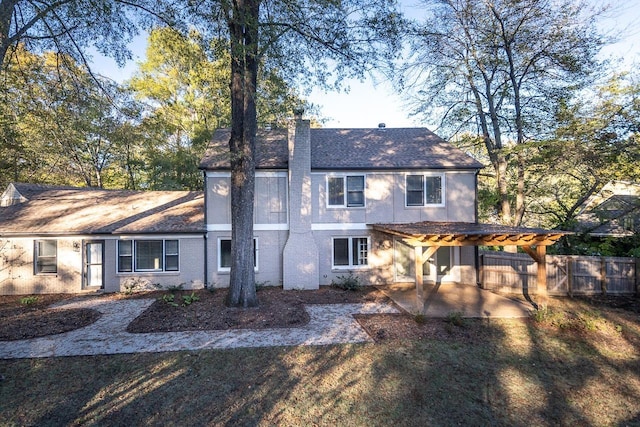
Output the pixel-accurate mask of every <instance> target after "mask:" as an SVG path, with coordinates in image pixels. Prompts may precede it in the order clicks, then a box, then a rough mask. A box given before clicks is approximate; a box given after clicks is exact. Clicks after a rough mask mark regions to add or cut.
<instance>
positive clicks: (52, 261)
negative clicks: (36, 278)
mask: <svg viewBox="0 0 640 427" xmlns="http://www.w3.org/2000/svg"><path fill="white" fill-rule="evenodd" d="M34 252H35V253H34V257H33V259H34V271H35V273H36V274H56V273H57V272H58V242H57V241H56V240H36V242H35V250H34Z"/></svg>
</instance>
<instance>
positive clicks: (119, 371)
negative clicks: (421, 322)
mask: <svg viewBox="0 0 640 427" xmlns="http://www.w3.org/2000/svg"><path fill="white" fill-rule="evenodd" d="M637 317H638V316H637V314H635V315H630V314H628V313H627V314H624V313H621V312H617V311H613V310H609V311H588V310H587V311H584V310H583V311H580V312H579V313H578V314H576V313H575V312H574V313H573V314H571V316H569V317H562V316H558V315H549V316H547V317H546V318H545V321H544V322H543V323H535V322H523V321H506V320H504V321H491V322H487V321H476V322H472V321H467V322H466V324H465V326H463V327H458V326H452V325H451V324H447V323H444V322H441V324H440V325H439V326H438V327H441V328H443V329H444V330H449V331H450V332H451V333H450V334H447V333H444V334H442V333H441V334H439V335H438V338H434V339H423V340H392V341H384V342H381V343H377V344H358V345H344V346H328V347H298V348H275V349H274V348H272V349H242V350H229V351H200V352H181V353H162V354H137V355H118V356H98V357H73V358H53V359H31V360H5V361H0V374H2V375H3V376H4V379H3V380H2V381H0V425H37V426H46V425H87V426H98V425H100V426H102V425H180V426H184V425H296V426H299V425H303V426H304V425H332V426H333V425H358V426H360V425H362V426H364V425H366V426H374V425H381V426H388V425H398V426H424V425H438V426H439V425H505V426H506V425H508V426H533V425H536V426H538V425H581V426H583V425H590V426H601V425H602V426H605V425H616V426H618V425H620V426H625V425H640V320H639V319H638V318H637ZM0 345H2V344H1V343H0Z"/></svg>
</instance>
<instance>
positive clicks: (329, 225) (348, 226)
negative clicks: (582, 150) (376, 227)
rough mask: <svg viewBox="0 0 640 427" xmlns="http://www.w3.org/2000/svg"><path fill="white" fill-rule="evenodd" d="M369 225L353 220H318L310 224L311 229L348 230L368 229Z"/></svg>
mask: <svg viewBox="0 0 640 427" xmlns="http://www.w3.org/2000/svg"><path fill="white" fill-rule="evenodd" d="M370 228H371V227H369V226H368V225H367V224H366V223H363V222H353V223H343V222H320V223H315V224H311V230H313V231H350V230H369V229H370Z"/></svg>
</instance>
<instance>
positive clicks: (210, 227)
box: [207, 224, 289, 232]
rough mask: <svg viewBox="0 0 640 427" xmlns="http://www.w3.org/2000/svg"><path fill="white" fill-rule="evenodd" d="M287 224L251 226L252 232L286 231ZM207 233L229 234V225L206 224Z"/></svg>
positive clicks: (287, 228)
mask: <svg viewBox="0 0 640 427" xmlns="http://www.w3.org/2000/svg"><path fill="white" fill-rule="evenodd" d="M288 230H289V224H253V231H288ZM207 231H209V232H229V231H231V224H207Z"/></svg>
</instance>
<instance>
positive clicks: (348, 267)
mask: <svg viewBox="0 0 640 427" xmlns="http://www.w3.org/2000/svg"><path fill="white" fill-rule="evenodd" d="M337 239H342V240H346V241H347V251H348V252H349V254H348V258H349V264H348V265H335V264H334V263H335V260H336V254H335V241H336V240H337ZM353 239H366V240H367V263H366V264H358V265H353V264H352V261H353V251H354V250H357V248H354V247H353ZM370 255H371V238H370V237H369V236H333V237H331V269H332V270H361V269H367V268H369V257H370Z"/></svg>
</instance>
